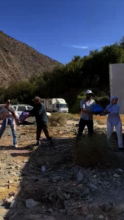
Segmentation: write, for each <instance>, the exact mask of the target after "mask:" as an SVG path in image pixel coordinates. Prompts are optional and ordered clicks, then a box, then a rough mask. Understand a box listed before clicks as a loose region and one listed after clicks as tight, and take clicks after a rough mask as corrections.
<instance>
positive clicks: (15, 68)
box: [0, 31, 62, 86]
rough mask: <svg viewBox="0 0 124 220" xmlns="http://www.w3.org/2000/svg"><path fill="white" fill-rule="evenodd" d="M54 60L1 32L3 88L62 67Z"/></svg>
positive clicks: (0, 64) (0, 74)
mask: <svg viewBox="0 0 124 220" xmlns="http://www.w3.org/2000/svg"><path fill="white" fill-rule="evenodd" d="M60 65H62V64H60V63H59V62H57V61H56V60H53V59H51V58H49V57H47V56H45V55H43V54H41V53H39V52H37V51H36V50H35V49H33V48H32V47H30V46H28V45H26V44H24V43H22V42H20V41H18V40H16V39H14V38H12V37H10V36H8V35H6V34H4V33H3V32H2V31H0V81H1V83H2V86H8V85H9V84H10V83H11V82H13V81H15V82H17V81H20V80H23V79H29V78H30V77H31V76H32V75H34V74H42V73H43V72H44V71H52V70H53V69H54V68H55V67H57V66H60Z"/></svg>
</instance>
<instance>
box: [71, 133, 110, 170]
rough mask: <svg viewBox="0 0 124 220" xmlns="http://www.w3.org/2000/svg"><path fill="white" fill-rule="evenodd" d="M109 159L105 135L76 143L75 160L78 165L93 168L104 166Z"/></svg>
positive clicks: (94, 136)
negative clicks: (99, 165)
mask: <svg viewBox="0 0 124 220" xmlns="http://www.w3.org/2000/svg"><path fill="white" fill-rule="evenodd" d="M106 157H107V141H106V135H105V134H97V135H93V136H92V137H84V138H83V139H82V140H81V141H80V142H78V143H76V145H75V151H74V158H75V162H76V164H77V165H80V166H83V167H93V166H96V165H98V164H102V165H103V164H104V163H105V161H106Z"/></svg>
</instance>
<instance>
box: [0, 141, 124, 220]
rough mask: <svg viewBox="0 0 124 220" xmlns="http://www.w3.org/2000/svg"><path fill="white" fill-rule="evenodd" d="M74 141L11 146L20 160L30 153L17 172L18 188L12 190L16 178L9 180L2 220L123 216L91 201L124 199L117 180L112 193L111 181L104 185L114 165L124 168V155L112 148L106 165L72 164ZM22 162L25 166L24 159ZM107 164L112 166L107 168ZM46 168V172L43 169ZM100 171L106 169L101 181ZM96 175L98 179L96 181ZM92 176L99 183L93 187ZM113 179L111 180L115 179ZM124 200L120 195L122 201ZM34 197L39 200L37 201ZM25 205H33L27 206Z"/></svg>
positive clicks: (79, 219) (13, 152)
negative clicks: (8, 193) (86, 166)
mask: <svg viewBox="0 0 124 220" xmlns="http://www.w3.org/2000/svg"><path fill="white" fill-rule="evenodd" d="M73 144H74V139H73V138H58V139H54V140H53V144H51V143H49V142H47V141H45V140H42V141H41V146H39V147H38V148H36V146H35V145H33V144H32V145H28V146H25V147H24V148H20V149H15V150H14V149H11V148H10V149H9V150H10V151H11V152H10V156H11V157H13V158H16V159H17V161H19V159H18V158H19V157H21V156H24V157H27V161H26V160H25V161H23V162H24V164H23V169H21V170H20V171H19V172H17V173H18V175H19V182H18V189H19V190H18V191H13V190H11V187H12V186H13V185H14V184H16V182H13V183H11V181H10V182H9V183H8V187H9V188H10V191H11V194H10V195H9V199H10V200H8V201H5V202H4V203H3V204H4V207H5V209H3V210H2V209H1V208H0V220H3V219H4V220H84V219H86V216H87V215H88V214H91V213H92V215H93V216H94V217H93V218H92V219H94V220H96V219H98V218H96V217H95V216H97V217H98V215H99V214H101V215H106V216H107V217H108V216H110V218H107V217H106V219H113V220H114V219H118V220H120V218H116V217H115V216H116V215H115V213H114V212H113V211H112V213H111V208H110V210H108V212H107V213H106V211H105V212H104V211H103V210H102V211H101V209H98V207H97V208H96V209H95V208H93V207H92V204H93V202H94V201H95V202H96V203H98V204H100V198H102V200H103V201H107V202H109V201H111V199H112V198H114V200H115V199H116V198H117V195H118V196H120V195H121V196H122V200H123V199H124V193H123V192H124V188H122V189H120V191H119V190H118V192H117V190H116V187H117V185H116V184H115V186H114V188H115V191H114V194H113V191H112V189H111V188H109V185H107V187H108V188H106V187H105V186H106V185H105V186H104V182H105V184H106V182H107V178H108V181H109V179H110V176H111V175H113V172H114V171H113V169H115V168H118V167H119V168H124V167H123V166H124V163H123V162H124V155H123V154H120V153H117V154H115V152H110V151H109V152H108V159H107V164H108V165H107V166H106V167H102V168H101V167H100V168H99V167H96V168H95V169H94V170H93V169H84V168H81V167H77V166H73V162H74V158H73V156H74V155H73V153H74V151H73V150H74V149H73V147H72V146H73ZM1 149H5V150H8V148H7V147H6V148H4V147H3V148H2V147H1ZM120 155H121V156H120ZM117 158H119V162H118V164H117V163H116V162H115V160H117ZM19 163H20V166H21V167H22V164H21V162H19ZM108 167H109V168H110V169H109V170H107V169H108ZM44 168H45V172H43V170H44ZM79 170H81V172H82V173H83V175H84V177H85V178H84V177H83V179H82V181H77V173H78V171H79ZM101 173H107V174H104V176H103V177H102V178H103V179H102V181H101V180H100V178H101ZM15 175H16V173H15ZM97 175H98V180H99V182H98V183H95V181H96V179H95V178H96V177H97ZM94 176H96V177H94ZM106 176H107V177H106ZM93 180H94V184H98V186H97V187H96V189H95V188H94V190H91V191H90V190H89V189H88V186H89V185H88V184H89V182H90V181H91V182H92V181H93ZM100 181H101V182H102V183H100ZM96 182H97V181H96ZM110 182H111V183H112V181H110ZM92 185H93V184H92ZM94 187H95V186H94ZM12 189H13V188H12ZM84 189H85V190H86V189H87V190H89V191H87V192H86V196H84V197H82V198H81V195H82V192H84ZM100 190H101V191H100ZM87 193H88V196H87ZM91 197H92V200H91ZM11 199H12V201H11ZM28 199H33V201H30V204H28V205H26V202H27V201H28ZM122 200H121V199H120V202H122ZM35 201H36V202H38V203H37V205H36V203H35ZM89 205H90V207H91V208H90V209H89ZM26 206H32V207H30V208H27V207H26ZM75 207H76V208H75ZM87 207H88V210H87ZM6 208H8V210H7V209H6ZM3 216H4V217H3ZM121 217H122V215H121Z"/></svg>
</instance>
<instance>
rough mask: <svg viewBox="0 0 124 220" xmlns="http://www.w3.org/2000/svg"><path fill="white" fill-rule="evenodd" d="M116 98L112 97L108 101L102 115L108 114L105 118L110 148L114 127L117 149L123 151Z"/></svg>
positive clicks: (118, 107)
mask: <svg viewBox="0 0 124 220" xmlns="http://www.w3.org/2000/svg"><path fill="white" fill-rule="evenodd" d="M117 102H118V97H117V96H113V97H111V99H110V104H109V105H108V106H107V107H106V109H105V111H104V113H105V114H108V118H107V141H108V146H110V140H111V135H112V132H113V128H114V127H115V130H116V133H117V137H118V147H119V149H120V150H123V149H124V148H123V138H122V123H121V119H120V115H119V109H120V106H119V105H118V103H117Z"/></svg>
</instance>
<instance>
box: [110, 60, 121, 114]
mask: <svg viewBox="0 0 124 220" xmlns="http://www.w3.org/2000/svg"><path fill="white" fill-rule="evenodd" d="M109 77H110V94H111V96H118V104H119V105H120V114H124V63H122V64H110V65H109Z"/></svg>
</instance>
